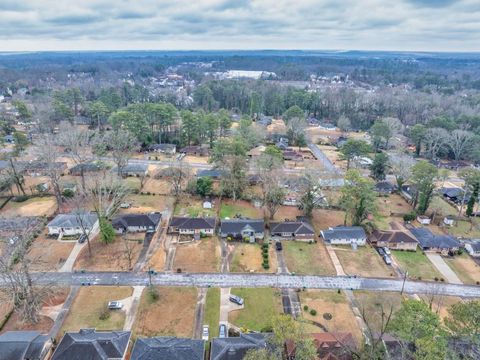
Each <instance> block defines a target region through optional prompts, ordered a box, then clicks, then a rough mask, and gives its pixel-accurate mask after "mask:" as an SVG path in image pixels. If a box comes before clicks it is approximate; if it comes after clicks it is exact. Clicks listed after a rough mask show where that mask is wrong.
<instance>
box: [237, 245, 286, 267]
mask: <svg viewBox="0 0 480 360" xmlns="http://www.w3.org/2000/svg"><path fill="white" fill-rule="evenodd" d="M232 244H233V246H234V250H233V259H232V263H231V265H230V272H270V273H275V272H277V255H276V251H275V247H274V246H269V249H268V253H269V257H268V259H269V264H270V268H269V269H268V270H265V269H264V268H263V266H262V262H263V257H262V248H261V246H260V244H249V243H248V244H247V243H239V242H235V243H232Z"/></svg>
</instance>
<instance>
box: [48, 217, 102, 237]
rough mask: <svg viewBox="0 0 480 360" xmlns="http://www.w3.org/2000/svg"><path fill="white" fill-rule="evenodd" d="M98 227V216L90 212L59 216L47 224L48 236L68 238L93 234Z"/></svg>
mask: <svg viewBox="0 0 480 360" xmlns="http://www.w3.org/2000/svg"><path fill="white" fill-rule="evenodd" d="M97 226H98V216H97V215H96V214H94V213H89V212H79V213H69V214H58V215H57V216H55V218H54V219H53V220H52V221H50V222H49V223H48V224H47V227H48V235H68V236H72V235H81V234H83V233H84V231H85V232H87V233H91V232H92V231H93V229H94V228H95V227H97Z"/></svg>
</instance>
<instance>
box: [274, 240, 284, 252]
mask: <svg viewBox="0 0 480 360" xmlns="http://www.w3.org/2000/svg"><path fill="white" fill-rule="evenodd" d="M275 248H276V249H277V251H282V249H283V246H282V243H281V242H280V241H277V242H276V243H275Z"/></svg>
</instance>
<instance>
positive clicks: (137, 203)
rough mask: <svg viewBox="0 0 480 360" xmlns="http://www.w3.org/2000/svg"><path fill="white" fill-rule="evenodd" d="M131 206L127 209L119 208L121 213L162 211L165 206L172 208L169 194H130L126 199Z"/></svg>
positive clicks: (171, 199)
mask: <svg viewBox="0 0 480 360" xmlns="http://www.w3.org/2000/svg"><path fill="white" fill-rule="evenodd" d="M126 202H127V203H129V204H130V205H131V206H130V208H128V209H120V210H119V213H121V214H138V213H148V212H152V211H163V210H165V209H166V208H168V209H170V210H172V208H173V198H172V197H171V196H158V195H155V196H154V195H130V196H129V197H128V199H127V200H126Z"/></svg>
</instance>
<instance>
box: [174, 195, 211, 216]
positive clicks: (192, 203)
mask: <svg viewBox="0 0 480 360" xmlns="http://www.w3.org/2000/svg"><path fill="white" fill-rule="evenodd" d="M174 215H177V216H189V217H199V216H215V209H204V208H203V203H202V201H201V200H196V199H187V200H182V201H180V202H179V203H178V204H177V206H175V210H174Z"/></svg>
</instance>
